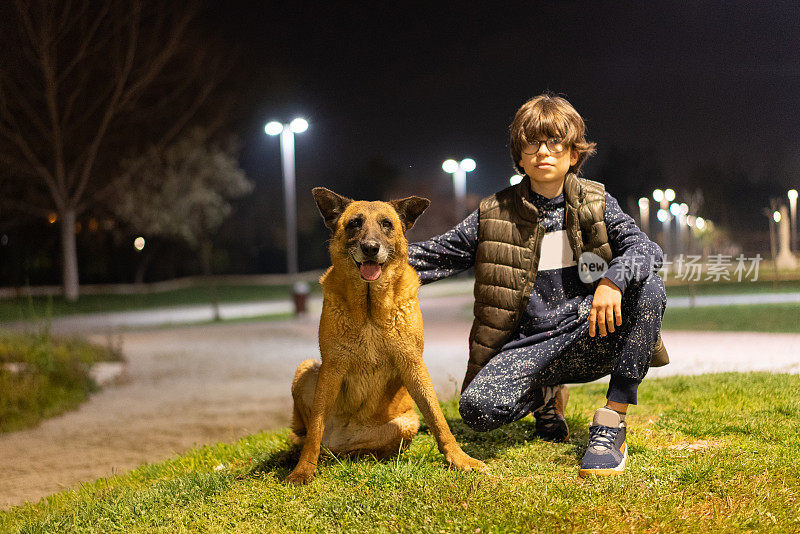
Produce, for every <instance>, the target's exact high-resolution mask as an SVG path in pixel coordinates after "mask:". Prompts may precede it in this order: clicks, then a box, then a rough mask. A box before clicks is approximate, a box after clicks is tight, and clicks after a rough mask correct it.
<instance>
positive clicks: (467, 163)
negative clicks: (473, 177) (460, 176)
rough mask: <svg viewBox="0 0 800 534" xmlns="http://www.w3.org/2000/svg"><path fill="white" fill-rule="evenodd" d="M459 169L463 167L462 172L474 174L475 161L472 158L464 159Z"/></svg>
mask: <svg viewBox="0 0 800 534" xmlns="http://www.w3.org/2000/svg"><path fill="white" fill-rule="evenodd" d="M459 167H461V170H462V171H466V172H472V171H474V170H475V160H474V159H472V158H464V159H462V160H461V163H460V164H459Z"/></svg>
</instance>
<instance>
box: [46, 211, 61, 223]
mask: <svg viewBox="0 0 800 534" xmlns="http://www.w3.org/2000/svg"><path fill="white" fill-rule="evenodd" d="M57 220H58V215H56V213H55V212H51V213H50V215H48V216H47V221H48V222H49V223H50V224H53V223H54V222H56V221H57Z"/></svg>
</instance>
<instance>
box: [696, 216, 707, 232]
mask: <svg viewBox="0 0 800 534" xmlns="http://www.w3.org/2000/svg"><path fill="white" fill-rule="evenodd" d="M695 224H696V225H697V229H698V230H702V229H703V228H705V227H706V220H705V219H703V218H702V217H698V218H697V220H696V221H695Z"/></svg>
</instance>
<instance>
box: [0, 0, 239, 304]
mask: <svg viewBox="0 0 800 534" xmlns="http://www.w3.org/2000/svg"><path fill="white" fill-rule="evenodd" d="M197 12H198V6H197V4H196V2H195V1H194V0H183V1H181V0H177V1H174V2H157V1H155V0H104V1H102V2H95V1H92V0H63V1H61V0H30V1H24V0H16V1H15V2H13V3H12V2H2V3H0V49H2V50H4V51H5V52H4V53H3V54H0V166H1V167H0V180H6V181H13V182H15V183H16V185H15V187H14V188H11V189H12V190H14V191H15V192H16V197H15V198H5V199H2V200H0V204H2V205H0V208H2V207H5V208H11V209H23V210H26V211H28V212H30V213H37V212H40V213H47V212H56V213H57V214H58V221H59V223H60V230H61V231H60V238H61V239H60V240H61V249H62V260H63V261H62V271H63V272H62V278H63V285H64V296H65V298H66V299H67V300H69V301H75V300H77V298H78V290H79V288H78V263H77V249H76V241H75V230H74V228H75V221H76V218H77V217H78V216H80V215H81V214H82V213H83V212H85V211H86V210H87V209H89V208H91V207H92V206H94V205H96V204H97V203H99V202H101V201H102V200H103V199H105V198H107V197H108V196H109V195H111V194H112V193H113V192H114V191H115V189H116V188H117V187H118V185H119V183H120V182H121V181H122V180H124V179H125V177H126V176H125V174H124V173H119V172H115V171H116V169H117V168H118V163H119V160H120V159H121V158H120V154H121V153H123V152H124V151H126V150H129V149H130V148H136V147H142V146H145V144H147V145H148V146H153V147H155V149H156V150H158V149H163V147H164V146H166V145H167V144H168V143H169V142H171V141H172V140H174V139H175V138H176V137H177V136H178V135H179V134H181V133H182V132H183V131H184V130H185V128H186V127H187V124H188V123H189V122H190V121H191V120H193V119H194V118H196V117H197V115H198V113H199V112H200V111H201V109H202V108H203V106H204V104H205V103H206V102H207V101H208V99H209V97H210V95H211V94H212V92H213V91H214V89H215V87H217V86H218V84H219V80H220V79H221V77H222V76H224V72H223V69H222V68H221V65H222V61H221V60H220V58H219V56H218V55H216V54H215V51H214V50H213V49H212V48H211V46H210V45H208V40H202V39H199V38H197V37H194V34H193V33H192V31H191V23H192V21H193V19H194V17H195V16H196V14H197ZM128 170H129V171H131V170H133V169H132V168H130V167H128Z"/></svg>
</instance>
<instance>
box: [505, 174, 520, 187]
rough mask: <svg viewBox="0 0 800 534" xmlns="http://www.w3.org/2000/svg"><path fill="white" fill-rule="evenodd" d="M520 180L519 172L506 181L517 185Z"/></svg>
mask: <svg viewBox="0 0 800 534" xmlns="http://www.w3.org/2000/svg"><path fill="white" fill-rule="evenodd" d="M521 181H522V176H520V175H519V174H515V175H514V176H512V177H511V178H509V179H508V182H509V183H510V184H511V185H517V184H518V183H520V182H521Z"/></svg>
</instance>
